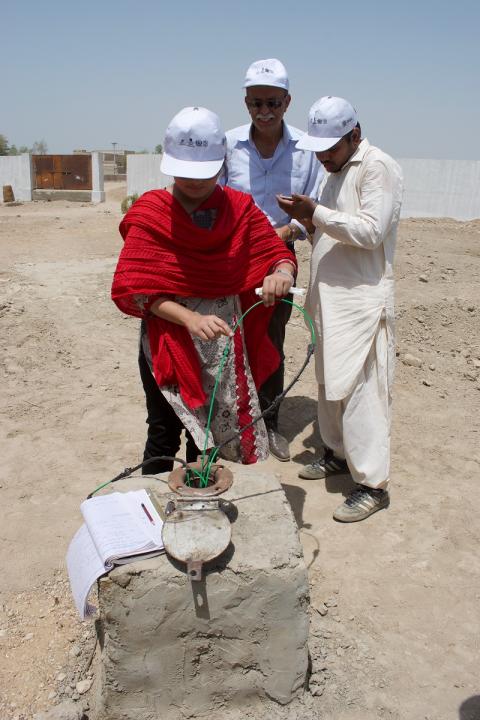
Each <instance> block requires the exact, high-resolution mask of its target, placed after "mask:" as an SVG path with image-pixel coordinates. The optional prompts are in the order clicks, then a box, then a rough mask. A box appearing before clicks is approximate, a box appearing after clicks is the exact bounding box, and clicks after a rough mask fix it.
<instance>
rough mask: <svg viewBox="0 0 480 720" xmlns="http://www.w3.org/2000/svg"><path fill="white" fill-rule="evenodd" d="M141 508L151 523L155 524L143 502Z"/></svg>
mask: <svg viewBox="0 0 480 720" xmlns="http://www.w3.org/2000/svg"><path fill="white" fill-rule="evenodd" d="M142 510H143V512H144V513H145V515H146V516H147V518H148V519H149V520H150V522H151V523H152V525H155V520H154V519H153V518H152V516H151V515H150V513H149V512H148V510H147V508H146V507H145V505H144V504H143V503H142Z"/></svg>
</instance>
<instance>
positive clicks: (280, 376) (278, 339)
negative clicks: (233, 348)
mask: <svg viewBox="0 0 480 720" xmlns="http://www.w3.org/2000/svg"><path fill="white" fill-rule="evenodd" d="M291 297H292V296H291V295H290V296H289V297H288V298H287V299H290V298H291ZM291 314H292V306H291V305H289V304H288V303H284V302H279V303H278V305H277V307H276V308H275V310H274V312H273V315H272V319H271V320H270V325H269V326H268V335H269V337H270V340H271V341H272V342H273V344H274V345H275V347H276V348H277V350H278V352H279V353H280V365H279V366H278V368H277V370H275V372H274V373H273V375H270V377H269V378H268V380H266V381H265V382H264V383H263V385H262V387H261V388H260V390H259V391H258V399H259V401H260V409H261V410H262V412H263V411H264V410H266V408H267V407H268V406H269V405H271V404H272V402H273V401H274V400H275V398H276V397H277V395H280V393H282V392H283V386H284V377H285V355H284V353H283V344H284V342H285V329H286V327H287V323H288V321H289V319H290V315H291ZM278 411H279V408H278V407H277V408H276V409H275V410H273V411H271V412H269V413H268V414H267V415H266V416H265V425H266V426H267V429H268V430H277V427H278Z"/></svg>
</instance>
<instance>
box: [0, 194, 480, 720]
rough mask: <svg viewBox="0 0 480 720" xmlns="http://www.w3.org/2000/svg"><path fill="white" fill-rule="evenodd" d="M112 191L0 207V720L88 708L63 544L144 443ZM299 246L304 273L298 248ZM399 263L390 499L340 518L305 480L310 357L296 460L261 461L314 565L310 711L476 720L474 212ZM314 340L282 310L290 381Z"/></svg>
mask: <svg viewBox="0 0 480 720" xmlns="http://www.w3.org/2000/svg"><path fill="white" fill-rule="evenodd" d="M124 194H125V188H124V186H119V185H114V184H112V185H110V186H109V187H108V192H107V202H106V203H104V204H101V205H97V206H92V205H89V204H77V203H67V202H64V201H58V202H51V203H25V204H19V205H14V206H8V207H7V206H0V323H1V347H2V353H1V360H2V364H1V370H0V375H1V377H2V393H1V403H2V414H3V420H2V428H3V432H2V433H1V436H0V457H1V459H2V460H1V476H0V491H1V497H2V523H1V531H0V551H1V556H2V559H3V562H2V572H1V606H0V687H1V697H0V718H1V720H13V719H15V720H26V719H27V718H32V716H33V715H34V714H35V713H36V712H39V711H41V710H45V709H47V708H50V707H52V706H54V705H56V704H57V703H59V702H60V701H63V700H65V699H66V698H71V699H73V700H74V701H78V702H79V703H82V702H84V704H85V705H88V692H87V694H84V693H85V690H86V688H88V686H89V680H90V679H91V667H90V662H91V655H92V651H93V647H94V640H93V626H92V624H91V623H80V622H79V621H78V620H77V617H76V613H75V610H74V607H73V603H72V599H71V596H70V592H69V588H68V582H67V580H66V575H65V569H64V557H65V552H66V549H67V546H68V543H69V541H70V539H71V537H72V535H73V533H74V532H75V531H76V529H77V527H78V526H79V524H80V513H79V503H80V502H81V500H83V499H84V498H85V496H86V495H87V493H88V492H90V491H91V490H92V489H93V488H95V487H96V486H97V485H98V484H100V483H101V482H103V481H105V480H108V479H110V478H111V477H113V476H114V475H116V474H117V473H118V472H120V471H121V470H122V469H123V468H124V467H127V466H132V465H135V464H136V463H138V462H140V461H141V454H142V450H143V442H144V436H145V425H144V422H145V412H144V403H143V397H142V391H141V387H140V383H139V379H138V373H137V367H136V345H137V326H138V322H137V321H136V320H135V319H133V318H127V317H124V316H122V315H121V314H120V313H119V311H118V310H117V309H116V307H115V306H114V305H113V303H112V302H111V300H110V297H109V293H110V283H111V277H112V273H113V269H114V265H115V262H116V256H117V254H118V252H119V249H120V245H121V239H120V236H119V234H118V232H117V226H118V223H119V220H120V218H121V212H120V200H121V198H123V196H124ZM298 254H299V258H300V261H301V275H300V283H299V284H300V285H305V280H306V277H307V267H308V256H309V247H308V245H307V244H305V245H303V246H300V248H299V253H298ZM396 276H397V279H398V282H397V315H398V363H397V376H396V385H395V394H394V412H395V414H394V428H393V467H392V476H391V479H392V486H391V496H392V503H391V506H390V509H388V510H387V511H382V512H380V513H377V514H376V515H374V516H372V517H371V518H369V519H368V520H367V521H365V522H362V523H356V524H353V525H342V524H338V523H335V522H334V521H333V520H332V517H331V516H332V511H333V509H334V508H335V507H336V505H337V504H339V502H341V500H342V495H343V494H345V493H346V491H347V490H348V489H349V484H348V479H347V478H346V477H341V478H336V479H330V480H328V481H327V482H325V481H320V480H316V481H306V480H300V479H298V477H297V472H298V470H299V467H300V465H301V464H302V463H306V462H309V461H311V460H312V459H313V457H314V456H315V452H316V448H317V447H318V443H319V440H318V429H317V426H316V423H315V396H316V386H315V382H314V375H313V367H309V368H308V369H307V371H306V372H305V373H304V375H303V377H302V379H301V381H300V382H299V383H298V384H297V385H296V386H295V387H294V389H293V390H292V393H291V395H290V397H288V398H287V399H286V400H285V402H284V404H283V407H282V411H281V418H282V425H283V430H284V432H285V434H286V435H287V436H288V438H289V439H290V440H291V443H292V461H291V462H290V463H279V462H277V461H276V460H274V459H273V458H271V459H269V460H268V461H267V465H266V467H270V468H271V470H272V471H273V472H275V473H277V474H278V475H279V477H281V480H282V483H283V484H284V486H285V490H286V493H287V496H288V498H289V500H290V502H291V505H292V508H293V510H294V513H295V517H296V520H297V522H298V526H299V530H300V537H301V540H302V543H303V547H304V551H305V558H306V562H307V564H308V567H309V573H310V578H311V593H312V607H313V610H312V616H313V633H312V642H311V650H312V654H313V675H312V679H311V691H312V693H313V694H312V696H311V702H310V705H309V708H310V710H309V713H310V714H309V715H308V717H315V718H317V717H318V718H322V719H323V718H326V719H330V718H331V719H332V720H350V719H352V720H353V719H355V720H370V719H371V718H389V719H392V720H459V719H460V720H474V719H475V718H480V678H479V670H478V668H479V658H478V656H479V641H478V620H479V612H478V608H479V605H480V582H479V580H480V560H479V540H480V537H479V536H480V526H479V522H478V513H479V507H480V483H479V480H480V446H479V427H480V421H479V417H480V413H479V410H480V300H479V280H480V221H473V222H466V223H460V222H455V221H453V220H449V219H445V220H436V219H417V220H408V221H403V222H402V223H401V228H400V236H399V242H398V260H397V268H396ZM307 342H308V336H307V333H306V330H305V328H304V325H303V321H302V320H301V318H300V317H298V316H296V317H293V318H292V321H291V322H290V325H289V331H288V341H287V344H286V349H287V368H288V376H293V374H294V372H295V370H296V368H297V367H298V366H299V363H300V362H301V359H302V357H303V352H304V349H305V348H306V344H307ZM82 681H86V682H83V683H82ZM79 683H80V684H79ZM285 717H288V718H289V720H294V718H299V720H300V716H299V715H297V714H295V713H294V712H293V711H292V712H291V713H290V715H288V714H287V715H286V716H285Z"/></svg>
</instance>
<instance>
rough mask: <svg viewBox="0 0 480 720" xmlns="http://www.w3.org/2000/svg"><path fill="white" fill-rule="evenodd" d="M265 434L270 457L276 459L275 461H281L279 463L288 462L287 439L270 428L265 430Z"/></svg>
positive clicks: (288, 449)
mask: <svg viewBox="0 0 480 720" xmlns="http://www.w3.org/2000/svg"><path fill="white" fill-rule="evenodd" d="M267 434H268V446H269V448H270V455H273V457H276V458H277V460H281V462H287V461H288V460H290V448H289V447H288V441H287V439H286V438H284V437H283V435H280V433H279V432H277V431H276V430H273V429H271V428H270V429H268V430H267Z"/></svg>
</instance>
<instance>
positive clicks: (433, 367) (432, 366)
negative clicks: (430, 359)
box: [428, 363, 435, 372]
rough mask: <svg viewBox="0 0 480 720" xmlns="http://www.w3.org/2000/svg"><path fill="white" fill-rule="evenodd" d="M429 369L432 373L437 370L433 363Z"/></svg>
mask: <svg viewBox="0 0 480 720" xmlns="http://www.w3.org/2000/svg"><path fill="white" fill-rule="evenodd" d="M428 368H429V370H431V371H432V372H433V371H434V370H435V365H434V364H433V363H431V364H430V365H429V366H428Z"/></svg>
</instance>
